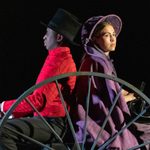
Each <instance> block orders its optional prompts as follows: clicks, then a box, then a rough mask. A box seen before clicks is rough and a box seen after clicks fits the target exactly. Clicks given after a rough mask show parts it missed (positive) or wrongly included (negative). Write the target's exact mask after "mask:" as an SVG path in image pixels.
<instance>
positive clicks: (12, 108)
mask: <svg viewBox="0 0 150 150" xmlns="http://www.w3.org/2000/svg"><path fill="white" fill-rule="evenodd" d="M69 76H89V77H91V76H95V77H100V78H105V79H109V80H113V81H115V82H118V83H119V84H121V85H124V86H126V87H128V88H129V89H131V90H132V91H134V92H135V93H136V94H137V95H139V96H140V97H141V98H142V99H144V100H145V101H146V102H147V103H148V105H150V99H149V98H148V97H147V96H146V95H145V94H144V93H143V92H141V91H140V90H139V89H138V88H136V87H135V86H133V85H131V84H130V83H128V82H126V81H124V80H122V79H120V78H118V77H116V76H110V75H106V74H103V73H97V72H70V73H66V74H61V75H58V76H55V77H51V78H48V79H46V80H44V81H42V82H40V83H38V84H36V85H34V86H32V87H31V88H29V89H28V90H26V91H25V92H24V93H23V94H21V95H20V96H19V97H18V98H17V100H16V102H15V103H14V104H13V105H12V106H11V107H10V109H9V110H8V111H7V112H6V114H5V115H4V117H3V118H2V119H1V122H0V131H1V130H2V129H3V127H4V125H5V123H6V122H7V119H8V118H9V116H10V115H11V114H12V112H13V110H14V109H15V108H16V107H17V105H18V104H19V103H20V102H21V101H22V100H23V99H25V98H26V97H27V96H28V95H29V94H31V93H32V92H33V91H34V90H35V89H37V88H39V87H41V86H43V85H45V84H47V83H50V82H55V83H56V85H57V87H58V83H57V81H58V80H59V79H62V78H66V77H69ZM90 82H91V81H90V80H89V89H88V90H89V91H90V86H91V83H90ZM120 90H121V89H120ZM58 91H59V94H60V97H61V100H62V103H64V99H63V96H62V94H61V92H60V89H59V87H58ZM118 97H119V93H118V94H117V96H116V98H115V101H114V103H113V105H112V107H111V109H110V112H109V114H108V116H107V117H106V119H105V121H104V123H103V126H102V128H104V127H105V125H106V123H107V120H108V117H109V116H110V114H111V112H112V110H113V107H114V105H115V103H116V102H117V100H118ZM88 105H89V92H88V98H87V109H88V107H89V106H88ZM33 107H34V106H33ZM64 108H65V105H64ZM34 110H35V109H34ZM65 111H66V114H67V118H68V121H69V125H70V127H71V132H72V134H73V137H74V139H75V143H76V144H77V149H79V150H80V147H79V145H78V143H77V141H76V138H75V131H74V128H73V125H72V122H71V118H70V116H69V112H68V111H67V109H66V108H65ZM145 111H146V110H143V111H142V112H141V113H140V114H139V115H138V116H137V117H135V118H134V119H133V120H132V121H131V122H130V123H129V124H127V125H126V126H125V127H124V128H123V129H122V130H121V131H120V132H118V133H117V135H119V134H121V133H122V132H123V130H124V129H125V128H127V127H129V126H130V125H131V124H132V123H133V122H135V121H136V120H137V119H138V118H139V117H140V116H141V115H142V114H144V113H145ZM86 115H88V114H86ZM85 126H86V124H85ZM85 133H86V129H85ZM117 135H114V136H113V137H112V138H111V139H110V140H109V141H107V142H106V143H105V144H106V145H103V147H106V146H107V145H108V144H109V143H110V142H111V141H112V140H113V138H115V137H116V136H117ZM99 136H101V131H100V132H99V134H98V137H99ZM98 137H97V138H98ZM85 140H86V134H85V136H84V141H85ZM96 143H97V139H96V140H95V142H94V144H93V146H92V148H94V147H95V145H96ZM83 144H84V143H83Z"/></svg>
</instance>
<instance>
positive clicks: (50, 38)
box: [43, 28, 58, 50]
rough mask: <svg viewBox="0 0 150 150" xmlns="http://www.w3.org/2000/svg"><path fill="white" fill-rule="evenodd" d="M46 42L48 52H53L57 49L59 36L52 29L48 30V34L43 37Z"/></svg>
mask: <svg viewBox="0 0 150 150" xmlns="http://www.w3.org/2000/svg"><path fill="white" fill-rule="evenodd" d="M43 40H44V46H45V47H46V49H47V50H51V49H53V48H55V47H57V45H58V43H57V34H56V32H55V31H53V30H52V29H50V28H47V30H46V34H45V35H44V37H43Z"/></svg>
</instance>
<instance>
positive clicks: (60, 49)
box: [48, 46, 70, 55]
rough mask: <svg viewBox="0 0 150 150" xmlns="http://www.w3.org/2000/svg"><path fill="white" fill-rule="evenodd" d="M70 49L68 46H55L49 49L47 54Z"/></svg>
mask: <svg viewBox="0 0 150 150" xmlns="http://www.w3.org/2000/svg"><path fill="white" fill-rule="evenodd" d="M69 51H70V48H69V47H62V46H61V47H56V48H54V49H51V50H49V51H48V54H49V55H56V54H59V53H62V52H69Z"/></svg>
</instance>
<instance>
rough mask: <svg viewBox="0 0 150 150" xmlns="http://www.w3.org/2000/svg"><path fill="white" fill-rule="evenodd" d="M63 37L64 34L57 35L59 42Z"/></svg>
mask: <svg viewBox="0 0 150 150" xmlns="http://www.w3.org/2000/svg"><path fill="white" fill-rule="evenodd" d="M63 38H64V37H63V35H61V34H57V37H56V39H57V42H61V41H62V40H63Z"/></svg>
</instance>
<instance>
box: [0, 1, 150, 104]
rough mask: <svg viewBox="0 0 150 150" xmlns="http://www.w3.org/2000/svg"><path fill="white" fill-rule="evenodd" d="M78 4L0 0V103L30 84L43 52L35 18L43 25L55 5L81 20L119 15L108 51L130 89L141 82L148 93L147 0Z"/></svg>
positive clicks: (149, 33)
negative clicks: (119, 22) (119, 26)
mask: <svg viewBox="0 0 150 150" xmlns="http://www.w3.org/2000/svg"><path fill="white" fill-rule="evenodd" d="M81 3H82V4H81ZM81 3H80V1H77V0H76V1H61V0H54V1H52V0H43V1H30V2H28V1H25V0H20V1H19V0H13V1H4V2H3V3H2V2H1V4H0V70H1V72H0V101H3V100H5V99H13V98H17V97H18V96H19V95H20V94H21V93H22V92H24V91H25V90H27V89H28V88H29V87H31V86H32V85H34V83H35V81H36V78H37V75H38V73H39V71H40V69H41V67H42V65H43V61H44V59H45V57H46V54H47V51H46V50H45V48H44V47H43V39H42V38H43V35H44V34H45V28H44V27H43V26H41V25H40V23H39V21H44V22H45V23H48V21H49V19H50V18H51V17H52V16H53V14H54V13H55V12H56V10H57V8H60V7H61V8H64V9H66V10H68V11H70V12H71V13H73V14H74V15H76V16H77V17H78V18H79V19H80V21H81V22H84V21H85V20H86V19H88V18H89V17H91V16H94V15H107V14H117V15H119V16H120V17H121V19H122V21H123V29H122V31H121V34H120V35H119V37H118V43H117V48H116V51H115V52H114V53H113V55H112V57H113V58H114V63H115V66H116V69H117V72H118V77H120V78H121V79H124V80H125V81H127V82H129V83H131V84H133V85H134V86H136V87H139V86H140V84H141V82H142V81H145V82H146V88H145V91H144V93H145V94H146V95H147V96H150V94H149V93H150V78H149V72H150V54H149V51H150V48H149V45H150V29H149V28H150V23H149V19H150V17H149V10H150V2H149V1H135V2H134V1H131V0H130V1H129V0H128V1H123V0H118V1H117V0H93V1H81ZM39 26H40V41H39ZM78 36H79V35H78ZM77 40H79V37H77ZM81 55H82V50H81V49H76V52H74V57H75V59H76V60H79V59H78V58H80V57H81ZM77 63H78V62H77Z"/></svg>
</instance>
